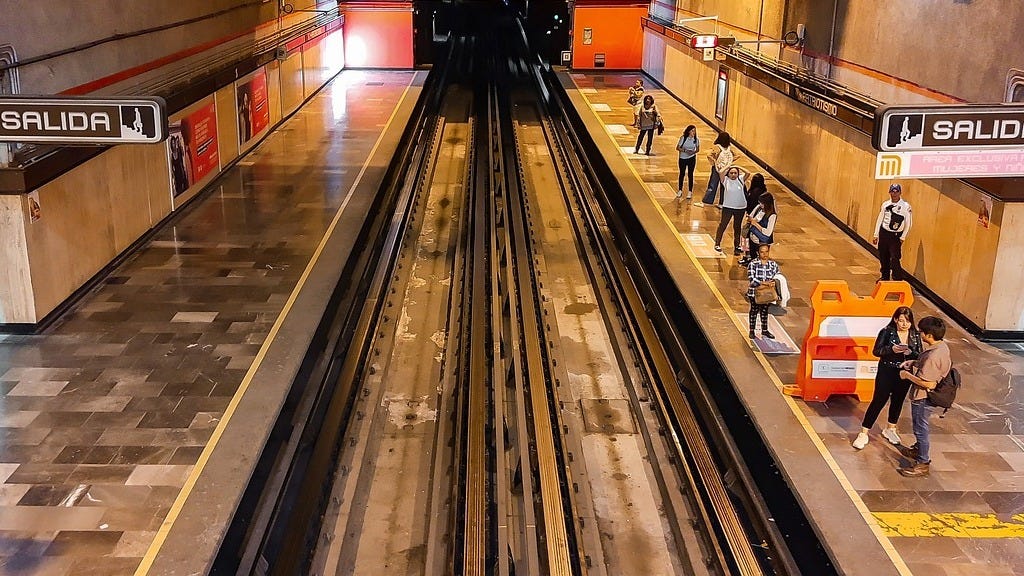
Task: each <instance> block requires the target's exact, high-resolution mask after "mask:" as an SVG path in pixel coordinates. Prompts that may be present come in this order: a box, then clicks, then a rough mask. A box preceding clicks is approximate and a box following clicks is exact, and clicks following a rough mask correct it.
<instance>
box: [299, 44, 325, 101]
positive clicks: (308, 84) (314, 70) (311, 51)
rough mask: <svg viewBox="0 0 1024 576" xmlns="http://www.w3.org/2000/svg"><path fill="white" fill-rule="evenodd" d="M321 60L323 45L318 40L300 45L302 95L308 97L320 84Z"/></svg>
mask: <svg viewBox="0 0 1024 576" xmlns="http://www.w3.org/2000/svg"><path fill="white" fill-rule="evenodd" d="M322 62H323V47H322V46H321V45H320V43H319V42H312V43H309V44H304V45H303V46H302V77H303V79H304V80H303V88H302V97H303V98H309V97H310V96H311V95H312V94H313V93H314V92H316V91H317V90H318V89H319V88H320V86H321V83H320V66H321V64H322Z"/></svg>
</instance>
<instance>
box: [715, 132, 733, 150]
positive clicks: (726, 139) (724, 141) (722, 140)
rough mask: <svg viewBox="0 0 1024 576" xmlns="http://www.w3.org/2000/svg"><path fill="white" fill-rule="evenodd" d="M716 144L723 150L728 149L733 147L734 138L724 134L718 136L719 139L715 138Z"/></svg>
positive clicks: (726, 133)
mask: <svg viewBox="0 0 1024 576" xmlns="http://www.w3.org/2000/svg"><path fill="white" fill-rule="evenodd" d="M715 144H718V145H719V146H721V147H722V148H728V147H729V146H732V136H729V133H728V132H722V133H721V134H719V135H718V138H715Z"/></svg>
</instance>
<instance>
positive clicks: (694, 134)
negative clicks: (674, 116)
mask: <svg viewBox="0 0 1024 576" xmlns="http://www.w3.org/2000/svg"><path fill="white" fill-rule="evenodd" d="M690 132H693V139H694V140H696V139H697V127H696V126H694V125H693V124H690V125H689V126H687V127H686V128H685V129H684V130H683V138H684V139H685V138H686V135H687V134H689V133H690Z"/></svg>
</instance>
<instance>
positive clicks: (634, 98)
mask: <svg viewBox="0 0 1024 576" xmlns="http://www.w3.org/2000/svg"><path fill="white" fill-rule="evenodd" d="M643 101H644V81H643V80H641V79H639V78H637V80H636V83H634V84H633V85H632V86H630V87H629V97H628V98H626V103H627V104H629V105H630V106H632V107H633V124H632V126H633V127H637V128H638V127H639V126H640V124H639V123H638V122H637V121H638V120H639V119H640V107H641V106H642V105H643Z"/></svg>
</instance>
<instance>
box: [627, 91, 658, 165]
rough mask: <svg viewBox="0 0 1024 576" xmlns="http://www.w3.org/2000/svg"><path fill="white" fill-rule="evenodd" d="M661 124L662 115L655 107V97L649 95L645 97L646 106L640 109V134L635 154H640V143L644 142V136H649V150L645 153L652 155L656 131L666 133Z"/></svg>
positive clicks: (637, 138)
mask: <svg viewBox="0 0 1024 576" xmlns="http://www.w3.org/2000/svg"><path fill="white" fill-rule="evenodd" d="M660 126H663V124H662V123H661V113H660V112H658V107H657V106H655V105H654V96H651V95H650V94H648V95H647V96H644V105H643V108H641V109H640V134H638V135H637V137H636V151H634V154H639V153H640V143H641V142H642V141H643V139H644V136H647V149H646V151H645V152H644V153H645V154H647V155H648V156H650V155H651V144H652V143H653V142H654V130H655V128H658V133H659V134H661V132H663V131H664V128H659V127H660Z"/></svg>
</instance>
